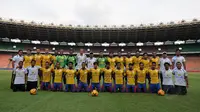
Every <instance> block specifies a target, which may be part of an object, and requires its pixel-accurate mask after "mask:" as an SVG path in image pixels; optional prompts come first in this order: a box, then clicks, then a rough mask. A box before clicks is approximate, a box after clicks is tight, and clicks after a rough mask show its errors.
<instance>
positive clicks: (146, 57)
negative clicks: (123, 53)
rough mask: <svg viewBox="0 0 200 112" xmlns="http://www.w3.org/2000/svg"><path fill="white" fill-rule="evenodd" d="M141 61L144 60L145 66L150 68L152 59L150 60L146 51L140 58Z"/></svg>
mask: <svg viewBox="0 0 200 112" xmlns="http://www.w3.org/2000/svg"><path fill="white" fill-rule="evenodd" d="M140 62H142V63H143V64H144V68H145V69H149V68H150V66H149V65H150V60H149V58H148V54H147V53H146V52H145V53H144V54H143V57H142V59H141V60H140Z"/></svg>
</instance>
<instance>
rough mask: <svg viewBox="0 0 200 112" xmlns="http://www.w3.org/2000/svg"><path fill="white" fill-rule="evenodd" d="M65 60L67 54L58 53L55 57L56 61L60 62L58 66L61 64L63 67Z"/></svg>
mask: <svg viewBox="0 0 200 112" xmlns="http://www.w3.org/2000/svg"><path fill="white" fill-rule="evenodd" d="M66 60H67V56H65V55H59V56H57V57H56V62H59V63H60V66H61V67H62V68H64V67H65V65H66Z"/></svg>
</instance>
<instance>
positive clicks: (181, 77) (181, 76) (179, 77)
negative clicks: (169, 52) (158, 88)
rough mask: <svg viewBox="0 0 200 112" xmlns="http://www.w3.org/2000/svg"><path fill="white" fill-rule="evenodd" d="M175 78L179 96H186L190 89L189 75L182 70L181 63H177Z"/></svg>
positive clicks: (174, 72)
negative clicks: (188, 88)
mask: <svg viewBox="0 0 200 112" xmlns="http://www.w3.org/2000/svg"><path fill="white" fill-rule="evenodd" d="M173 74H174V76H175V89H176V93H177V94H178V95H186V94H187V88H186V87H188V77H187V76H188V74H187V72H186V71H185V70H184V69H183V68H182V64H181V62H177V63H176V68H174V70H173Z"/></svg>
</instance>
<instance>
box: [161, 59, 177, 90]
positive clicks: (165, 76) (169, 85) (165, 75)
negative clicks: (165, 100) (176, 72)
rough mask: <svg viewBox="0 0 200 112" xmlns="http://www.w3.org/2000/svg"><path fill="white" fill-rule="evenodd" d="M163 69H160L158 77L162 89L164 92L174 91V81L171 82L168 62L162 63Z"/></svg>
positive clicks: (171, 75) (171, 76) (171, 73)
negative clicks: (160, 80)
mask: <svg viewBox="0 0 200 112" xmlns="http://www.w3.org/2000/svg"><path fill="white" fill-rule="evenodd" d="M164 67H165V68H164V69H162V71H161V74H160V77H161V79H162V82H161V83H162V89H163V91H165V93H166V94H173V93H174V83H173V79H172V78H173V72H172V70H171V69H170V63H168V62H165V63H164Z"/></svg>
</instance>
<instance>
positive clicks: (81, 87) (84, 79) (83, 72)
mask: <svg viewBox="0 0 200 112" xmlns="http://www.w3.org/2000/svg"><path fill="white" fill-rule="evenodd" d="M88 74H89V71H88V70H87V69H86V63H85V62H82V68H81V69H80V70H78V73H77V77H78V78H79V80H80V81H79V84H78V90H77V91H78V92H81V91H85V92H88V91H89V89H88Z"/></svg>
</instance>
